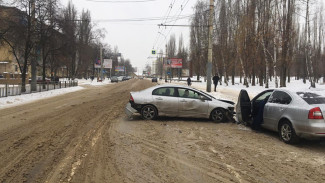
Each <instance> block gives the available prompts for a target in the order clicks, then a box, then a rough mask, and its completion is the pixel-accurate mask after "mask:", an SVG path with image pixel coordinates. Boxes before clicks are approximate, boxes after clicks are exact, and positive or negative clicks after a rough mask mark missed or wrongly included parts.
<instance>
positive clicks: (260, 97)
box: [256, 91, 273, 101]
mask: <svg viewBox="0 0 325 183" xmlns="http://www.w3.org/2000/svg"><path fill="white" fill-rule="evenodd" d="M272 92H273V91H270V92H266V93H263V94H262V95H261V96H259V97H257V99H256V101H262V100H264V99H265V98H267V97H269V96H270V95H271V94H272Z"/></svg>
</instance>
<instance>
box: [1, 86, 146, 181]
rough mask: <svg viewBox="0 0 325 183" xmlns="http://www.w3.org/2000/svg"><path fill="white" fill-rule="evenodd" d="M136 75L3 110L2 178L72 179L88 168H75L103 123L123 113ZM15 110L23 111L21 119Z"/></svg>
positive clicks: (96, 141) (96, 140)
mask: <svg viewBox="0 0 325 183" xmlns="http://www.w3.org/2000/svg"><path fill="white" fill-rule="evenodd" d="M134 81H135V80H133V81H128V82H123V83H119V84H116V85H114V86H113V85H108V86H103V87H96V88H88V89H85V90H82V91H80V92H75V93H73V94H71V93H70V94H67V95H63V96H58V97H54V98H51V99H45V100H41V101H37V102H35V103H31V104H26V105H23V106H19V107H17V108H15V107H13V108H8V109H3V110H1V114H2V115H1V116H0V121H1V122H0V155H1V159H0V165H1V166H0V182H60V181H63V182H70V181H71V182H73V181H74V180H75V179H76V176H79V175H78V172H83V171H84V172H87V171H85V170H81V171H80V170H79V169H80V167H81V166H83V163H84V160H85V159H87V158H88V156H89V154H88V152H91V150H92V148H94V147H95V146H97V143H98V141H99V139H100V138H101V134H102V133H103V129H104V128H105V127H107V126H108V127H109V124H110V121H111V120H112V119H114V118H116V117H118V116H119V115H120V114H121V113H123V111H124V110H121V107H122V106H124V105H125V103H126V102H127V100H128V95H129V94H128V92H129V91H130V89H131V88H129V86H130V83H131V82H133V86H137V83H139V81H135V82H134ZM143 83H144V84H142V86H146V87H148V86H150V85H151V83H150V82H148V81H143ZM132 89H136V88H132ZM139 89H144V88H139ZM66 104H68V105H66ZM58 106H60V107H59V108H58ZM119 107H120V108H119ZM14 113H16V114H19V115H21V114H24V116H23V117H24V118H25V120H24V121H23V122H20V121H19V120H17V118H18V117H13V116H14V115H13V114H14ZM8 124H10V125H8ZM97 154H98V153H97ZM102 163H103V162H102ZM107 163H109V162H107ZM80 177H82V176H80ZM91 180H92V181H94V180H95V179H93V178H91ZM95 182H96V181H95Z"/></svg>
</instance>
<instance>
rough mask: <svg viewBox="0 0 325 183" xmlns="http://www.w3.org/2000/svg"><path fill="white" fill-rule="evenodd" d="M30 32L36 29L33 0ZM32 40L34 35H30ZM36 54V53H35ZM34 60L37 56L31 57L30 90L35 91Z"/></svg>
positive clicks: (32, 1) (35, 73)
mask: <svg viewBox="0 0 325 183" xmlns="http://www.w3.org/2000/svg"><path fill="white" fill-rule="evenodd" d="M30 3H31V10H32V11H31V13H32V16H31V19H32V20H31V24H32V25H31V34H32V35H33V34H35V30H36V21H35V0H31V2H30ZM32 41H33V42H35V37H34V36H32ZM34 53H36V50H35V47H34ZM36 54H37V53H36ZM36 62H37V58H36V56H35V57H34V58H32V59H31V75H32V82H31V91H37V87H36V75H37V71H36V70H37V69H36V65H37V64H36Z"/></svg>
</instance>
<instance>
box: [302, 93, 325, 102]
mask: <svg viewBox="0 0 325 183" xmlns="http://www.w3.org/2000/svg"><path fill="white" fill-rule="evenodd" d="M297 95H298V96H299V97H301V98H302V99H303V100H304V101H306V102H307V103H308V104H325V96H322V95H319V94H317V93H312V92H297Z"/></svg>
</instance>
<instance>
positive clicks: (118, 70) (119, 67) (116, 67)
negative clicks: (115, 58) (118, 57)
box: [115, 66, 124, 72]
mask: <svg viewBox="0 0 325 183" xmlns="http://www.w3.org/2000/svg"><path fill="white" fill-rule="evenodd" d="M115 71H116V72H124V66H115Z"/></svg>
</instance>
